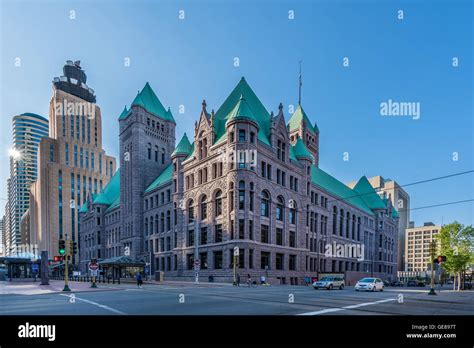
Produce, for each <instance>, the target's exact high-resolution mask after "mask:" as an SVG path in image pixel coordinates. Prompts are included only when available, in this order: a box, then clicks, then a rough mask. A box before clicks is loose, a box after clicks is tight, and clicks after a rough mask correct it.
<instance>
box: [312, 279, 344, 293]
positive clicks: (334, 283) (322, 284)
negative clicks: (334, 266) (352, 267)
mask: <svg viewBox="0 0 474 348" xmlns="http://www.w3.org/2000/svg"><path fill="white" fill-rule="evenodd" d="M313 287H314V289H315V290H318V289H319V288H323V289H328V290H332V289H334V288H336V289H339V290H342V289H344V278H342V277H337V276H328V277H323V278H321V280H318V281H316V282H314V283H313Z"/></svg>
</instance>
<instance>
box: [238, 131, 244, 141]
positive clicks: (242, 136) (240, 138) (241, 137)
mask: <svg viewBox="0 0 474 348" xmlns="http://www.w3.org/2000/svg"><path fill="white" fill-rule="evenodd" d="M239 141H240V142H243V141H245V129H239Z"/></svg>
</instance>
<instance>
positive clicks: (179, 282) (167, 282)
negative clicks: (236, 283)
mask: <svg viewBox="0 0 474 348" xmlns="http://www.w3.org/2000/svg"><path fill="white" fill-rule="evenodd" d="M120 283H121V284H136V281H135V280H133V279H121V280H120ZM143 284H144V285H158V286H159V285H163V286H176V287H189V286H195V287H201V288H212V287H223V286H232V284H231V283H209V282H199V283H195V282H193V281H185V280H164V281H162V282H159V281H156V280H144V281H143Z"/></svg>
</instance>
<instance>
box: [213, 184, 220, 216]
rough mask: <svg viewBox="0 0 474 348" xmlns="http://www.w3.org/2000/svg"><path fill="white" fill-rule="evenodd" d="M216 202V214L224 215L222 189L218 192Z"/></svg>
mask: <svg viewBox="0 0 474 348" xmlns="http://www.w3.org/2000/svg"><path fill="white" fill-rule="evenodd" d="M214 203H215V209H214V210H215V214H216V216H221V215H222V191H221V190H219V191H217V192H216V195H215V200H214Z"/></svg>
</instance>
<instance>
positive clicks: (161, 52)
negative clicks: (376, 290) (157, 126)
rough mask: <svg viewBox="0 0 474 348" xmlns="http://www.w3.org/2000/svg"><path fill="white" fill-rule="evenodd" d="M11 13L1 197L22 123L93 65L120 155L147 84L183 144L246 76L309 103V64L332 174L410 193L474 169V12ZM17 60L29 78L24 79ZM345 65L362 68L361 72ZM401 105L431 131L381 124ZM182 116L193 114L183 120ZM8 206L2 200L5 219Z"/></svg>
mask: <svg viewBox="0 0 474 348" xmlns="http://www.w3.org/2000/svg"><path fill="white" fill-rule="evenodd" d="M0 3H1V41H0V42H1V43H0V45H1V57H0V59H1V64H0V69H1V70H0V74H1V76H0V77H1V91H0V97H1V100H0V101H1V105H0V117H1V121H2V123H1V124H2V127H1V129H0V149H1V152H0V155H1V156H0V160H1V162H2V163H3V165H2V166H1V167H0V197H1V198H5V197H6V178H7V176H8V165H7V163H8V162H7V161H8V155H7V150H8V148H9V146H10V144H11V117H12V116H13V115H16V114H20V113H23V112H34V113H38V114H41V115H45V116H47V114H48V103H49V99H50V97H51V80H52V78H53V77H55V76H59V75H61V74H62V66H63V65H64V63H65V61H66V60H68V59H69V60H81V61H82V66H83V68H84V69H85V71H86V73H87V75H88V84H89V86H91V87H92V88H93V89H94V90H95V92H96V94H97V103H98V105H100V107H101V109H102V117H103V124H104V147H105V149H106V151H107V152H108V153H111V154H112V155H115V156H117V155H118V122H117V120H116V119H117V116H118V115H119V114H120V112H121V111H122V109H123V107H124V105H125V104H127V105H129V104H130V102H131V101H132V100H133V98H134V97H135V95H136V93H137V90H139V89H141V88H142V87H143V85H144V84H145V82H146V81H149V82H150V84H151V86H152V87H153V89H154V90H155V92H156V93H157V95H158V97H159V98H160V99H161V101H162V103H163V104H164V105H165V107H167V106H170V107H171V109H172V111H173V114H174V116H175V119H176V121H177V138H178V139H179V138H180V137H181V135H182V133H183V132H187V133H188V134H193V128H194V121H195V120H196V119H197V118H198V115H199V111H200V108H201V101H202V99H203V98H205V99H206V100H207V103H208V108H209V109H211V108H214V109H217V108H218V107H219V106H220V104H221V103H222V102H223V101H224V99H225V97H226V96H227V95H228V94H229V93H230V91H231V90H232V88H233V87H234V86H235V85H236V84H237V83H238V81H239V79H240V77H241V76H245V77H246V79H247V81H248V82H249V84H250V85H251V86H252V88H253V89H254V91H255V92H256V94H257V95H258V96H259V98H260V99H261V101H262V102H263V104H264V105H265V106H266V108H267V109H268V110H269V111H270V110H277V108H278V104H279V103H280V102H282V103H283V104H284V105H285V110H287V107H288V105H289V104H296V103H297V98H298V80H297V79H298V61H299V60H302V61H303V97H302V101H303V103H302V104H303V107H304V109H305V110H306V113H307V114H308V116H309V117H310V119H311V120H313V121H317V123H318V126H319V129H320V132H321V133H320V137H321V140H320V158H321V167H322V168H323V169H325V170H326V171H328V172H329V173H331V174H332V175H334V176H336V177H337V178H338V179H340V180H341V181H343V182H349V181H352V180H354V179H357V178H359V177H360V176H362V175H364V174H365V175H367V176H373V175H382V176H384V177H389V178H393V179H395V180H396V181H397V182H398V183H400V184H406V183H411V182H414V181H419V180H424V179H428V178H433V177H437V176H442V175H447V174H451V173H456V172H461V171H466V170H472V169H473V168H474V163H473V162H474V160H473V157H474V154H473V147H474V146H473V136H472V135H473V120H472V119H473V114H474V113H473V102H472V97H473V82H472V81H473V70H472V61H473V56H472V45H473V28H472V16H473V8H472V3H471V2H470V1H467V0H466V1H375V0H373V1H276V2H275V1H258V0H252V1H225V2H224V1H217V0H214V1H179V2H178V1H153V2H152V1H68V2H66V1H18V2H14V1H8V0H5V1H1V0H0ZM400 9H401V10H403V11H404V19H403V20H401V21H400V20H398V19H397V11H398V10H400ZM70 10H74V11H75V14H76V19H75V20H71V19H69V14H70V12H69V11H70ZM180 10H184V11H185V19H184V20H180V19H179V18H178V16H179V11H180ZM289 10H293V11H294V14H295V18H294V20H290V19H288V11H289ZM15 57H20V58H21V67H15V66H14V62H15ZM125 57H130V59H131V66H130V67H124V64H123V62H124V58H125ZM234 57H239V59H240V67H234V65H233V63H234V61H233V59H234ZM343 57H348V58H349V59H350V66H349V67H348V68H344V67H343V65H342V59H343ZM453 57H458V59H459V67H457V68H454V67H453V66H452V58H453ZM388 99H392V100H395V101H405V102H419V103H421V118H420V119H419V120H413V119H411V118H410V117H382V116H380V114H379V105H380V103H381V102H383V101H387V100H388ZM181 104H182V105H184V106H185V113H184V114H179V113H178V107H179V105H181ZM286 116H287V118H288V112H286ZM343 152H349V156H350V159H349V161H343ZM453 152H457V153H458V154H459V160H458V161H453V160H452V153H453ZM473 179H474V175H473V174H469V175H464V176H459V177H455V178H451V179H446V180H441V181H436V182H431V183H427V184H422V185H417V186H412V187H409V188H407V191H408V192H409V194H410V196H411V204H412V207H421V206H426V205H432V204H439V203H444V202H452V201H458V200H464V199H471V198H474V190H473V188H474V187H473V186H474V185H473ZM4 204H5V200H0V213H3V209H4ZM473 211H474V205H473V203H464V204H459V205H453V206H444V207H439V208H432V209H426V210H416V211H413V212H412V213H411V216H412V220H415V221H416V223H417V225H419V224H422V223H423V222H424V221H433V222H435V223H441V221H442V219H443V221H444V223H447V222H450V221H452V220H458V221H460V222H462V223H464V224H473V215H474V214H473Z"/></svg>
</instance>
